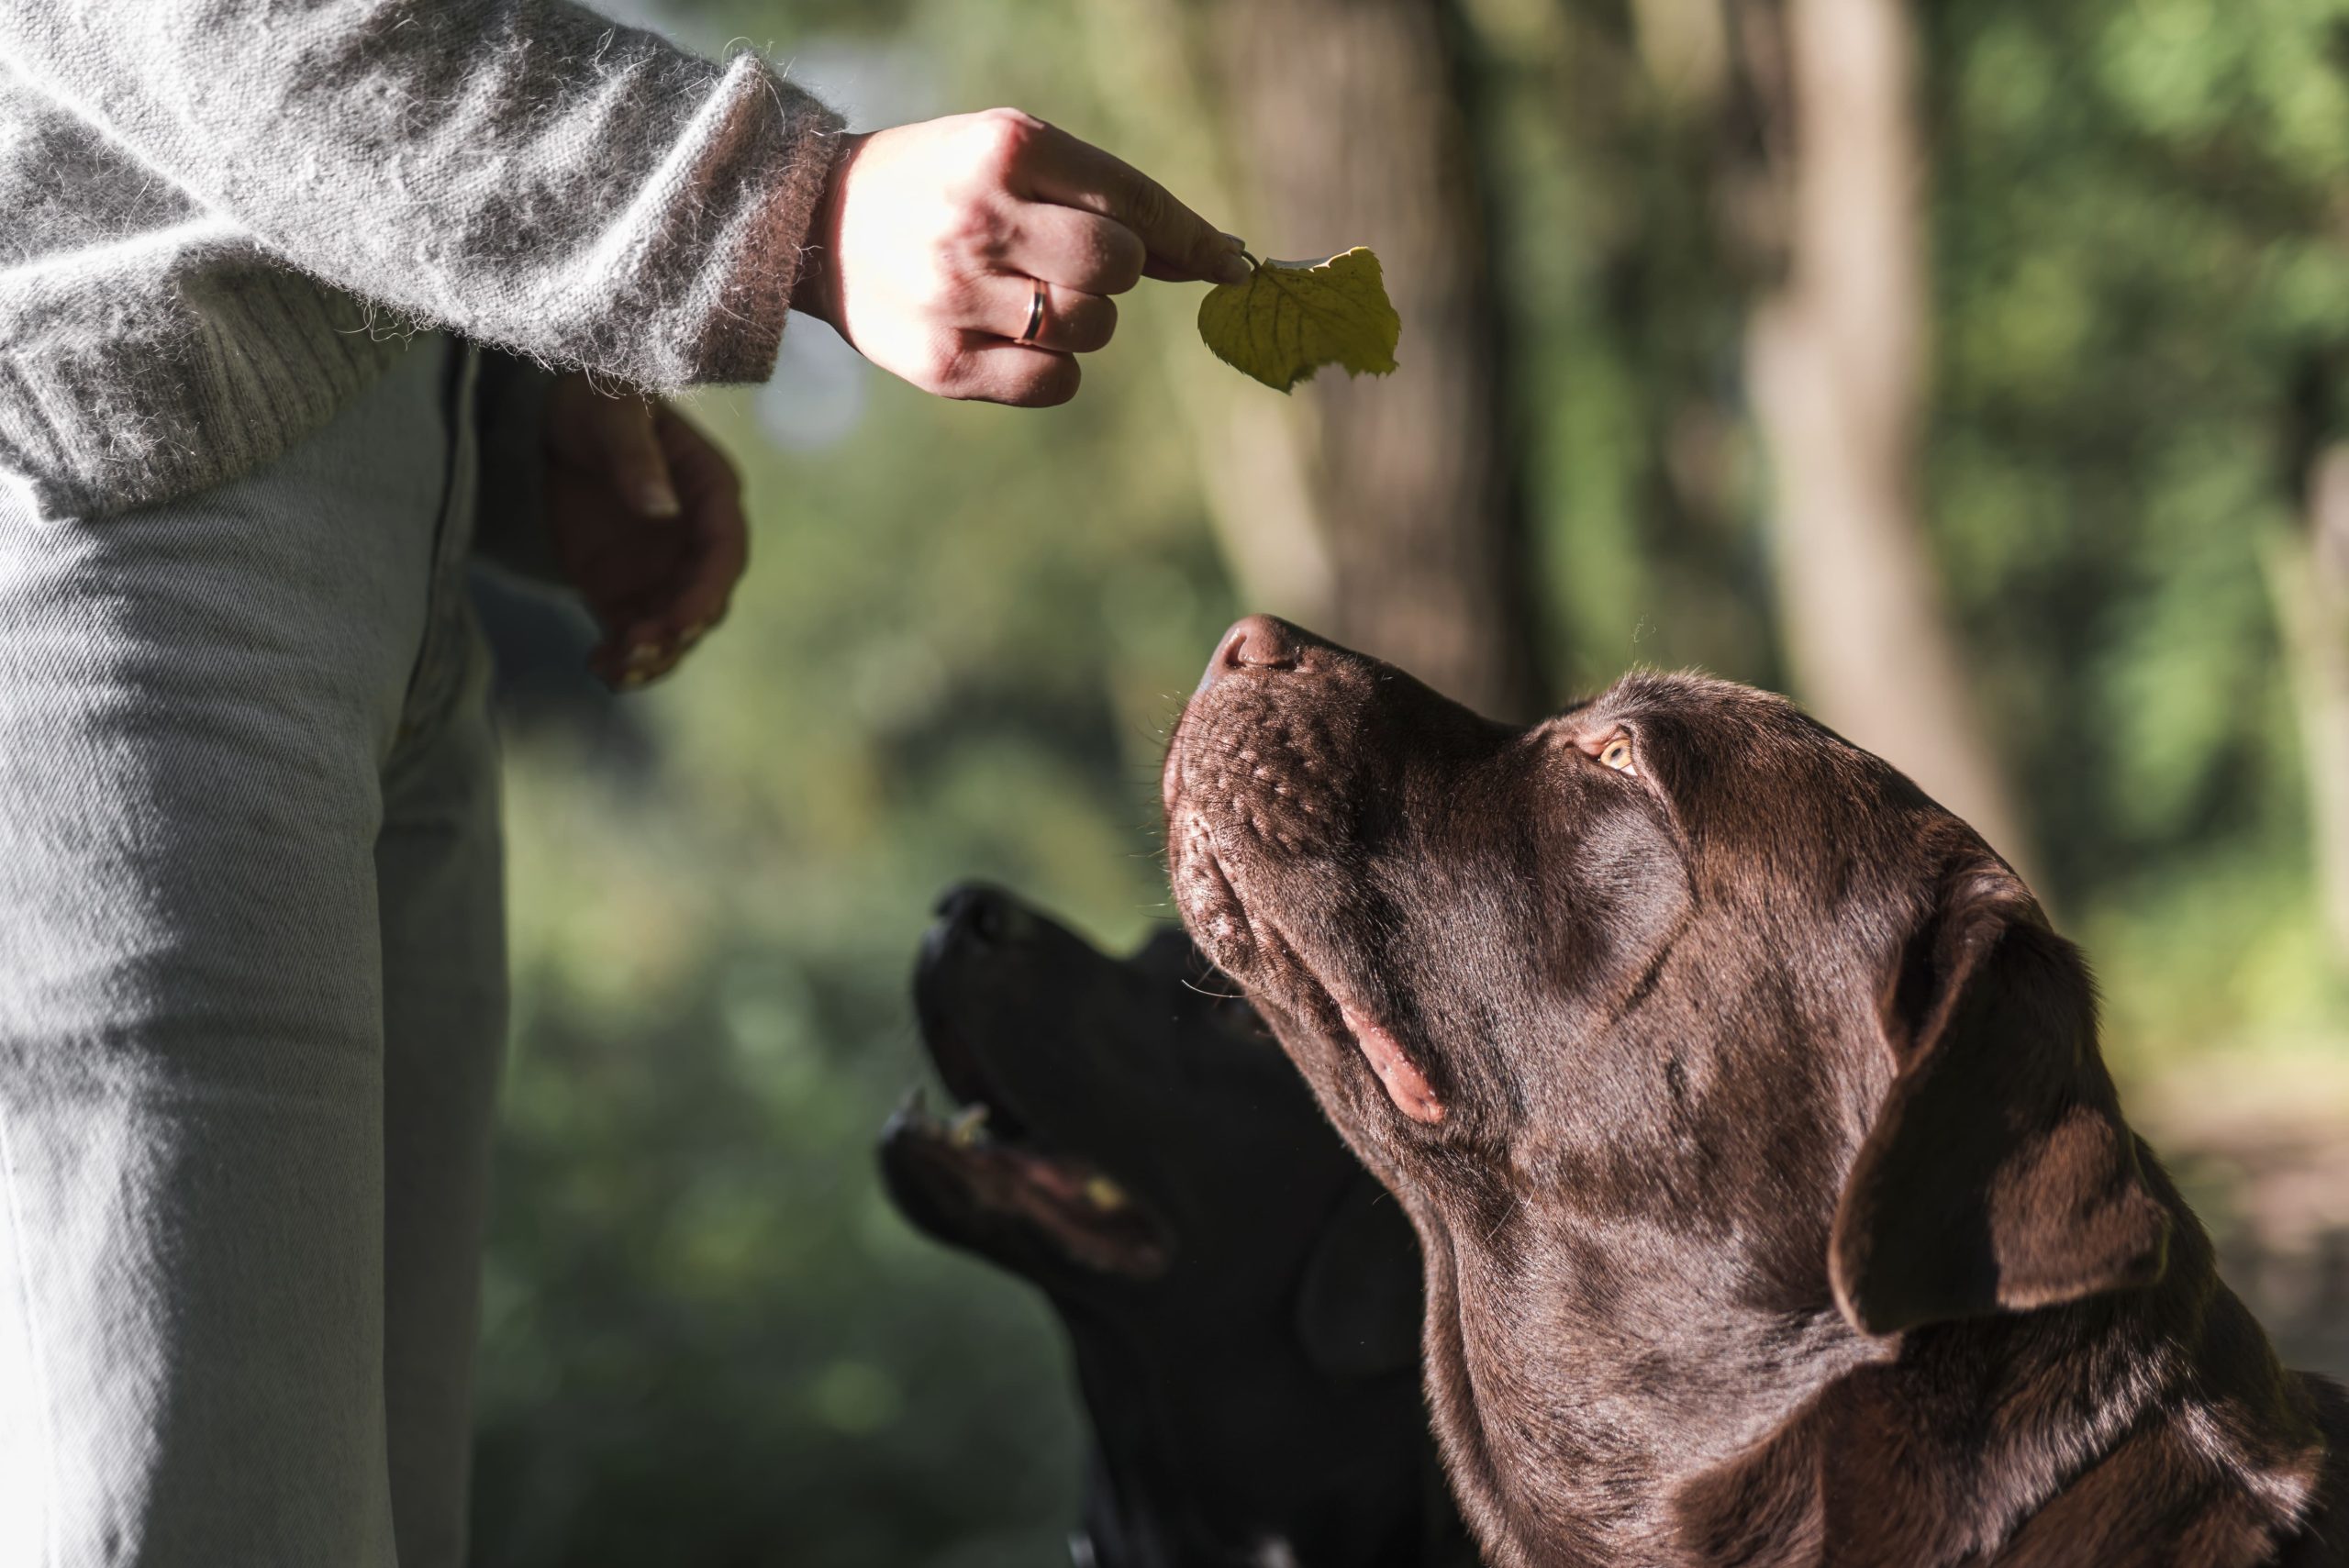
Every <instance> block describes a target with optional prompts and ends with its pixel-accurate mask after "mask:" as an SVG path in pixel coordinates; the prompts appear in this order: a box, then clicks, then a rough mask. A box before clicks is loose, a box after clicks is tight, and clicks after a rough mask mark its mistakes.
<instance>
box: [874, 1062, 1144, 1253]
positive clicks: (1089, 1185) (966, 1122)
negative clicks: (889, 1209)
mask: <svg viewBox="0 0 2349 1568" xmlns="http://www.w3.org/2000/svg"><path fill="white" fill-rule="evenodd" d="M881 1137H882V1142H881V1149H882V1163H883V1168H884V1170H885V1173H887V1175H888V1177H889V1179H890V1182H891V1184H892V1186H893V1187H894V1188H895V1190H896V1195H897V1197H898V1200H899V1203H900V1207H906V1208H907V1210H908V1213H909V1217H910V1218H914V1219H915V1220H916V1221H917V1223H919V1224H922V1225H923V1226H924V1227H925V1228H927V1229H930V1230H932V1231H933V1232H935V1233H938V1234H941V1236H942V1237H943V1238H944V1239H945V1240H954V1241H959V1242H962V1243H964V1244H977V1243H978V1242H980V1241H981V1240H983V1233H984V1232H986V1231H989V1230H997V1231H999V1230H1002V1229H1007V1228H1008V1229H1020V1230H1024V1231H1026V1232H1027V1233H1029V1234H1030V1235H1032V1236H1034V1237H1036V1238H1038V1239H1040V1240H1042V1241H1043V1243H1044V1244H1045V1245H1046V1246H1047V1247H1049V1248H1050V1249H1051V1250H1052V1251H1053V1252H1054V1253H1056V1254H1057V1255H1058V1256H1060V1257H1061V1258H1062V1259H1063V1260H1065V1261H1066V1262H1070V1263H1073V1264H1075V1265H1076V1266H1078V1267H1080V1268H1084V1269H1087V1270H1090V1271H1092V1272H1094V1273H1104V1274H1113V1275H1117V1276H1119V1277H1122V1278H1126V1279H1132V1280H1150V1279H1156V1278H1158V1277H1159V1276H1160V1275H1162V1274H1163V1273H1165V1272H1166V1271H1167V1269H1168V1267H1169V1266H1170V1265H1171V1264H1172V1263H1173V1262H1174V1261H1175V1244H1174V1239H1173V1237H1172V1235H1171V1234H1170V1233H1169V1232H1168V1231H1167V1229H1166V1228H1165V1227H1164V1226H1163V1225H1162V1224H1161V1223H1160V1222H1159V1221H1158V1220H1157V1218H1154V1217H1153V1216H1152V1214H1151V1213H1150V1212H1149V1209H1148V1207H1147V1206H1146V1205H1145V1204H1144V1203H1143V1202H1142V1201H1141V1199H1139V1198H1137V1197H1136V1196H1135V1195H1133V1194H1132V1193H1131V1192H1130V1191H1129V1190H1128V1189H1127V1188H1126V1187H1125V1186H1124V1184H1121V1183H1119V1181H1118V1180H1117V1178H1116V1177H1114V1176H1112V1175H1111V1174H1110V1173H1108V1171H1107V1170H1104V1169H1103V1168H1102V1167H1101V1166H1100V1165H1098V1164H1097V1163H1096V1162H1093V1161H1091V1160H1089V1159H1087V1158H1085V1156H1083V1155H1081V1154H1075V1153H1072V1152H1068V1151H1061V1150H1055V1149H1053V1148H1052V1147H1050V1146H1049V1145H1048V1144H1047V1143H1046V1142H1045V1141H1044V1140H1042V1139H1041V1137H1039V1136H1037V1135H1036V1134H1035V1133H1033V1132H1032V1131H1030V1129H1027V1128H1025V1127H1023V1126H1022V1125H1020V1123H1019V1120H1018V1118H1016V1117H1014V1116H1012V1115H1011V1114H1010V1113H1009V1112H1008V1111H1004V1110H999V1109H997V1108H996V1107H994V1106H991V1105H990V1104H989V1103H988V1102H987V1101H986V1100H985V1099H984V1098H975V1097H974V1098H973V1099H971V1100H970V1101H968V1102H967V1103H965V1104H963V1105H960V1106H957V1107H956V1108H955V1109H954V1111H953V1112H952V1115H949V1116H944V1117H941V1116H938V1115H935V1114H933V1113H932V1112H931V1111H930V1108H929V1106H928V1105H927V1103H926V1101H925V1098H924V1096H923V1094H922V1091H921V1090H920V1089H918V1088H916V1089H914V1090H911V1091H909V1092H908V1093H907V1095H906V1098H905V1100H904V1102H903V1103H901V1104H900V1105H899V1106H898V1107H897V1110H896V1114H895V1115H894V1116H892V1117H891V1118H889V1124H888V1126H887V1128H886V1129H884V1130H883V1132H882V1135H881Z"/></svg>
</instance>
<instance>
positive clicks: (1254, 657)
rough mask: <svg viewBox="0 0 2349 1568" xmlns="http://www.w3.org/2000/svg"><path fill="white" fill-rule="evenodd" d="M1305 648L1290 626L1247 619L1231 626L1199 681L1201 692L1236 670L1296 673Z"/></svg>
mask: <svg viewBox="0 0 2349 1568" xmlns="http://www.w3.org/2000/svg"><path fill="white" fill-rule="evenodd" d="M1301 646H1302V642H1301V640H1300V639H1299V638H1298V637H1297V628H1295V627H1293V626H1291V625H1289V624H1288V622H1286V621H1285V620H1275V618H1273V617H1271V616H1243V617H1241V618H1240V619H1238V620H1236V621H1233V622H1232V623H1231V628H1230V630H1229V631H1226V632H1225V633H1224V634H1223V640H1222V641H1220V642H1219V643H1217V644H1216V647H1215V656H1214V657H1213V658H1211V659H1209V660H1208V670H1207V673H1206V674H1204V675H1201V676H1200V677H1199V685H1198V690H1199V691H1201V692H1203V691H1206V690H1207V689H1208V687H1209V686H1212V685H1214V684H1216V683H1217V682H1218V681H1220V680H1222V679H1223V678H1224V677H1225V676H1226V675H1229V674H1230V673H1231V672H1233V671H1234V670H1294V669H1296V668H1297V650H1298V649H1299V648H1300V647H1301ZM1192 695H1195V696H1196V695H1198V694H1197V692H1194V693H1193V694H1192Z"/></svg>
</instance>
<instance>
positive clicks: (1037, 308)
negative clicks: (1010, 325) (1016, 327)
mask: <svg viewBox="0 0 2349 1568" xmlns="http://www.w3.org/2000/svg"><path fill="white" fill-rule="evenodd" d="M1031 281H1034V282H1035V283H1036V297H1035V299H1034V300H1033V301H1031V302H1030V305H1029V306H1028V326H1027V328H1026V329H1025V330H1023V331H1022V332H1021V333H1020V334H1019V337H1017V338H1014V339H1012V341H1013V342H1014V343H1017V344H1019V346H1020V347H1021V348H1023V349H1026V348H1032V347H1034V346H1035V342H1036V339H1037V337H1038V335H1039V334H1041V332H1042V331H1043V330H1044V285H1043V284H1042V282H1041V280H1031Z"/></svg>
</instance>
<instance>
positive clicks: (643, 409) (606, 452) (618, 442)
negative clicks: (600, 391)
mask: <svg viewBox="0 0 2349 1568" xmlns="http://www.w3.org/2000/svg"><path fill="white" fill-rule="evenodd" d="M587 407H588V410H589V416H588V417H590V418H591V419H592V420H593V421H594V424H595V442H596V459H597V461H598V462H599V463H600V464H601V465H602V468H603V473H604V477H605V478H606V479H607V480H608V481H609V482H610V484H611V485H612V488H613V489H614V490H615V491H617V492H618V495H620V497H621V499H622V500H624V501H625V502H627V504H628V505H629V507H630V508H631V509H632V510H634V511H635V512H637V513H638V514H639V515H640V516H642V517H675V516H677V514H678V513H679V512H680V511H681V510H683V505H682V503H681V502H680V501H679V499H678V496H677V487H676V484H674V481H673V480H672V478H671V476H670V473H669V460H668V458H667V456H666V455H665V454H664V453H663V452H662V450H661V442H660V439H659V438H658V437H657V436H656V435H655V434H654V433H653V428H652V426H653V405H652V404H651V401H650V400H648V399H646V398H642V397H638V396H635V395H621V396H618V397H605V396H602V395H597V396H596V397H594V398H592V399H591V400H590V401H589V402H588V404H587Z"/></svg>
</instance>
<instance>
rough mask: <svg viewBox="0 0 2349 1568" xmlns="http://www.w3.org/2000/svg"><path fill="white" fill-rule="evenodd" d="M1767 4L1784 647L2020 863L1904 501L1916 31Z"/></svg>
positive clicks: (1920, 191) (1760, 323)
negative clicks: (1783, 207)
mask: <svg viewBox="0 0 2349 1568" xmlns="http://www.w3.org/2000/svg"><path fill="white" fill-rule="evenodd" d="M1755 14H1756V13H1755V12H1753V11H1749V12H1748V13H1747V15H1748V16H1749V17H1752V16H1753V15H1755ZM1782 16H1783V26H1784V32H1783V36H1782V38H1781V39H1779V40H1778V43H1779V44H1780V45H1781V46H1782V47H1781V50H1780V51H1779V56H1778V58H1779V61H1782V62H1783V66H1784V76H1783V79H1782V83H1780V84H1779V86H1778V88H1777V91H1778V92H1779V94H1780V95H1782V102H1781V103H1780V104H1778V105H1777V108H1778V110H1779V115H1780V117H1781V120H1782V125H1781V129H1782V130H1783V131H1785V132H1788V133H1790V134H1788V135H1785V136H1782V137H1781V138H1779V141H1780V143H1781V145H1783V146H1785V147H1786V148H1787V151H1786V152H1785V153H1784V155H1783V156H1784V158H1785V161H1786V164H1787V167H1786V168H1785V169H1784V170H1783V178H1784V182H1785V197H1786V201H1787V230H1786V233H1787V276H1786V281H1785V284H1784V285H1783V287H1782V288H1780V289H1779V291H1778V292H1777V294H1776V296H1775V297H1774V298H1770V299H1767V300H1765V301H1764V302H1763V304H1762V305H1761V306H1760V307H1759V308H1758V309H1757V310H1756V311H1755V313H1754V316H1753V321H1752V324H1751V327H1750V329H1749V336H1748V341H1747V370H1748V378H1747V379H1748V384H1749V388H1750V391H1751V394H1752V395H1753V403H1754V408H1755V413H1756V416H1757V418H1758V421H1759V423H1760V425H1761V428H1762V432H1763V436H1764V439H1765V442H1766V443H1767V445H1768V447H1769V450H1770V454H1771V459H1772V463H1773V468H1774V475H1773V479H1774V484H1775V489H1776V495H1775V500H1774V506H1773V517H1772V522H1773V526H1774V528H1775V529H1776V560H1777V568H1778V580H1779V592H1780V597H1781V600H1782V602H1783V617H1782V618H1783V624H1784V627H1785V636H1786V641H1787V657H1788V662H1789V664H1790V666H1791V668H1792V670H1793V673H1794V677H1795V684H1796V685H1797V687H1798V690H1799V692H1800V694H1801V695H1802V697H1803V699H1804V700H1805V702H1806V703H1807V704H1808V705H1809V707H1810V708H1811V710H1812V711H1813V712H1814V713H1816V714H1817V715H1818V717H1820V719H1821V720H1822V721H1823V722H1825V723H1827V724H1828V725H1830V726H1831V727H1833V728H1836V729H1838V730H1840V731H1842V733H1843V734H1844V735H1845V736H1847V737H1849V738H1850V739H1851V740H1854V742H1856V743H1858V744H1860V745H1862V746H1865V747H1867V748H1868V749H1869V750H1870V751H1876V753H1878V754H1879V755H1881V756H1883V757H1885V758H1886V759H1887V761H1889V762H1892V763H1893V764H1894V765H1895V766H1897V767H1898V768H1900V769H1901V770H1902V771H1903V772H1905V773H1908V774H1909V776H1910V777H1911V778H1913V779H1915V780H1916V781H1917V783H1918V784H1920V786H1921V787H1922V788H1923V789H1924V790H1925V791H1926V793H1928V794H1930V795H1932V796H1934V797H1935V798H1936V799H1938V800H1939V801H1941V802H1942V804H1943V805H1944V806H1948V807H1949V808H1950V809H1951V810H1952V811H1954V812H1956V813H1957V814H1958V815H1959V816H1961V817H1965V818H1966V819H1967V820H1968V821H1970V822H1971V823H1973V825H1974V826H1975V828H1976V829H1977V830H1979V831H1980V832H1981V833H1982V835H1983V836H1984V837H1985V838H1986V839H1987V840H1989V841H1990V843H1991V845H1992V847H1994V848H1995V849H1997V850H1998V851H1999V852H2001V853H2002V854H2004V855H2006V856H2007V857H2008V859H2009V860H2010V861H2015V862H2017V863H2018V865H2020V864H2021V861H2022V860H2023V859H2024V858H2027V856H2028V852H2029V846H2028V845H2027V844H2026V843H2025V841H2024V839H2023V834H2022V824H2021V818H2020V817H2018V815H2017V813H2016V812H2015V810H2014V808H2013V806H2012V804H2011V801H2010V799H2009V795H2008V790H2007V784H2006V781H2005V780H2004V779H2003V778H2002V776H2001V775H2000V772H1999V770H1998V767H1997V765H1996V764H1995V762H1994V761H1993V755H1994V754H1993V752H1992V751H1991V749H1990V748H1989V747H1988V746H1987V744H1986V743H1985V738H1984V730H1983V726H1982V723H1981V720H1980V717H1979V715H1978V713H1977V712H1976V708H1975V706H1974V702H1973V697H1972V694H1971V692H1970V690H1969V687H1968V683H1967V680H1966V676H1965V662H1964V656H1963V653H1962V651H1961V649H1960V644H1959V641H1958V639H1957V637H1956V635H1955V633H1954V630H1953V628H1951V626H1950V623H1949V618H1948V616H1947V613H1946V611H1945V609H1944V607H1943V604H1942V601H1941V596H1940V592H1939V579H1938V574H1937V572H1936V570H1935V567H1934V565H1933V562H1932V552H1931V550H1930V548H1929V544H1928V540H1927V539H1926V536H1925V532H1924V527H1923V521H1922V518H1921V516H1920V505H1919V496H1918V483H1917V472H1916V470H1917V446H1918V434H1919V428H1920V418H1921V414H1922V409H1923V404H1924V396H1925V387H1926V380H1927V370H1928V364H1929V361H1930V357H1931V343H1930V335H1931V332H1930V316H1929V298H1928V288H1927V261H1926V250H1925V241H1924V236H1923V232H1922V230H1923V210H1924V191H1925V175H1926V161H1925V159H1924V156H1923V154H1922V152H1921V150H1920V146H1919V140H1918V135H1917V123H1916V122H1917V113H1916V106H1915V102H1914V100H1915V73H1916V63H1915V55H1916V44H1915V39H1914V30H1913V28H1912V25H1911V21H1910V18H1909V14H1908V11H1907V10H1906V8H1905V5H1904V0H1787V3H1786V5H1785V7H1784V10H1783V13H1782ZM1766 90H1767V89H1766V87H1765V91H1766Z"/></svg>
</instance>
